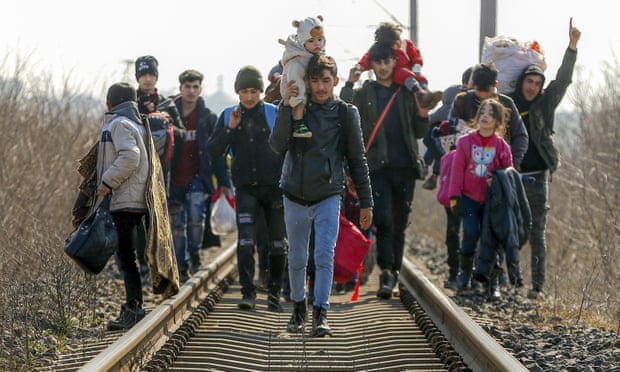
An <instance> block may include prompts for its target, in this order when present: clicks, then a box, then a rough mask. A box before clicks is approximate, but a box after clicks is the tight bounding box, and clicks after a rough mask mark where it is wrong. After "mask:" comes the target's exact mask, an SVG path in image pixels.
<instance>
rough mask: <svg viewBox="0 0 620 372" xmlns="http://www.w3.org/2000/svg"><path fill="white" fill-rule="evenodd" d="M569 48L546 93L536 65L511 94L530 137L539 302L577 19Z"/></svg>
mask: <svg viewBox="0 0 620 372" xmlns="http://www.w3.org/2000/svg"><path fill="white" fill-rule="evenodd" d="M568 36H569V44H568V48H567V49H566V52H564V58H563V59H562V65H561V66H560V68H559V69H558V73H557V75H556V78H555V80H553V81H551V82H550V83H549V85H547V87H546V88H545V89H543V86H544V84H545V74H544V72H543V71H542V70H541V69H540V67H538V66H536V65H530V66H528V67H527V68H525V70H523V73H522V74H521V77H520V78H519V79H518V80H517V86H516V89H515V91H514V93H512V94H511V96H512V98H513V99H514V101H515V104H516V105H517V107H518V109H519V113H520V114H521V117H522V118H523V122H524V123H525V127H526V129H527V132H528V134H529V146H528V149H527V152H526V153H525V157H524V158H523V162H522V163H521V172H522V174H524V175H527V176H529V177H531V178H533V179H534V181H533V182H525V183H524V186H525V192H526V194H527V198H528V201H529V203H530V208H531V209H532V230H531V232H530V239H529V240H530V246H531V250H532V252H531V263H532V289H531V290H530V291H529V292H528V297H529V298H532V299H538V298H541V297H542V296H543V285H544V283H545V273H546V262H547V243H546V241H545V228H546V224H547V211H548V210H549V205H548V192H549V181H550V179H551V173H553V172H554V171H555V170H556V169H557V167H558V165H559V163H560V161H559V155H558V152H557V149H556V147H555V145H554V143H553V132H554V125H553V118H554V115H555V109H556V108H557V107H558V105H559V104H560V101H561V100H562V98H563V97H564V94H565V93H566V89H568V86H569V85H570V83H571V80H572V76H573V69H574V67H575V61H576V60H577V42H578V41H579V38H580V37H581V32H580V31H579V30H578V29H577V28H576V27H573V19H572V18H571V19H570V22H569V31H568Z"/></svg>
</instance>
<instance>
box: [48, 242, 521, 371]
mask: <svg viewBox="0 0 620 372" xmlns="http://www.w3.org/2000/svg"><path fill="white" fill-rule="evenodd" d="M235 247H236V245H235V244H233V245H231V246H230V247H229V248H227V249H225V250H224V251H223V253H222V254H221V255H220V256H218V257H217V258H216V259H215V260H213V261H212V263H211V264H210V265H209V266H208V267H207V268H206V269H204V270H202V271H201V272H199V273H197V274H196V275H195V276H194V277H192V278H191V279H190V281H188V282H187V283H186V284H185V285H184V286H183V287H182V289H181V291H180V292H179V294H177V295H176V296H174V297H173V298H171V299H169V300H166V301H164V302H163V303H162V304H161V305H159V306H158V307H156V308H155V309H152V310H151V311H150V312H149V313H148V314H147V316H146V317H145V318H144V319H143V320H142V321H141V322H140V323H138V324H137V325H136V326H135V327H134V328H132V329H131V330H129V331H128V332H126V333H121V332H116V333H109V334H106V335H105V336H104V337H103V338H102V340H101V341H100V342H98V343H96V344H89V345H88V346H86V347H83V348H81V349H80V350H79V351H77V352H75V353H73V354H68V355H65V356H64V357H63V358H61V359H60V360H59V361H58V363H57V364H56V365H55V366H54V367H53V368H52V369H53V370H54V371H76V370H82V371H133V370H147V371H161V370H171V371H251V370H253V371H288V370H311V371H317V370H321V371H323V370H330V371H355V370H363V371H377V370H381V371H390V370H391V371H402V370H425V371H428V370H434V371H466V370H474V371H520V370H522V371H526V369H525V367H524V366H523V365H521V364H520V363H519V362H518V361H517V360H516V359H515V358H514V357H513V356H512V355H511V354H510V353H509V352H508V351H506V350H505V349H503V348H502V347H501V346H500V345H499V344H497V342H496V341H495V340H494V339H493V338H492V337H490V336H489V335H488V334H487V333H486V332H484V330H482V329H481V328H480V327H479V326H478V325H477V324H476V323H475V322H474V321H473V320H472V319H470V318H469V317H468V316H467V315H466V314H465V313H464V312H463V311H461V310H460V309H459V308H458V306H457V305H455V304H454V303H453V302H452V301H451V300H450V299H449V298H448V297H446V296H445V295H444V294H443V293H442V292H441V291H439V290H438V289H437V288H435V287H434V286H433V284H432V283H431V282H430V281H429V280H428V279H427V278H426V277H425V276H424V275H423V274H422V272H421V271H419V270H418V269H417V268H416V267H415V265H414V264H413V263H411V262H410V261H408V260H405V261H404V263H403V267H402V271H401V275H400V283H399V289H400V299H398V298H395V299H392V300H379V299H377V298H376V296H375V290H376V288H377V286H378V284H377V279H378V278H377V275H376V273H374V274H375V275H372V276H371V278H370V280H369V281H368V283H367V284H366V285H364V286H362V287H361V288H360V292H359V299H358V300H357V301H354V302H351V301H350V296H351V294H350V293H348V294H346V295H340V294H335V295H333V296H332V297H331V309H330V311H329V313H328V319H329V322H330V325H331V327H332V337H325V338H312V337H310V336H309V334H307V333H304V334H289V333H287V332H286V323H287V322H288V319H289V317H290V314H291V311H292V304H288V303H284V304H283V307H284V312H282V313H274V312H269V311H267V304H266V298H265V297H266V295H265V294H260V293H259V295H258V298H257V303H256V309H255V310H254V311H250V312H248V311H242V310H239V309H238V308H237V303H238V301H239V300H240V288H239V285H238V284H237V272H236V260H235V257H236V254H235V249H236V248H235ZM309 324H310V321H309V322H308V325H307V328H309Z"/></svg>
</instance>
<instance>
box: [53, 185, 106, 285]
mask: <svg viewBox="0 0 620 372" xmlns="http://www.w3.org/2000/svg"><path fill="white" fill-rule="evenodd" d="M111 198H112V194H107V195H106V196H105V197H104V198H103V200H102V201H101V204H99V206H98V207H97V209H95V210H94V211H93V212H92V213H91V214H90V215H89V216H88V217H86V218H85V219H84V221H82V223H80V226H79V227H78V228H77V230H75V231H74V232H73V233H72V234H71V236H69V238H67V240H66V241H65V253H66V254H67V255H68V256H69V257H71V258H72V259H73V260H74V261H75V262H76V263H77V264H78V265H79V266H80V267H81V268H82V269H84V270H85V271H86V272H87V273H89V274H99V273H100V272H101V270H103V268H104V267H105V265H106V264H107V262H108V260H109V259H110V257H111V256H112V255H113V254H114V252H116V248H117V247H118V232H117V231H116V226H115V225H114V220H113V219H112V215H110V199H111Z"/></svg>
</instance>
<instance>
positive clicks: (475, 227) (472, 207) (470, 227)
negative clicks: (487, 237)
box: [461, 195, 484, 257]
mask: <svg viewBox="0 0 620 372" xmlns="http://www.w3.org/2000/svg"><path fill="white" fill-rule="evenodd" d="M461 203H462V204H463V241H462V242H461V255H463V256H466V257H471V256H473V255H474V254H476V247H477V245H478V239H480V227H481V225H482V216H483V213H484V203H478V202H477V201H475V200H472V199H470V198H468V197H467V196H465V195H463V197H462V198H461Z"/></svg>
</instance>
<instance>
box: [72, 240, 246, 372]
mask: <svg viewBox="0 0 620 372" xmlns="http://www.w3.org/2000/svg"><path fill="white" fill-rule="evenodd" d="M236 251H237V244H236V242H235V243H234V244H232V245H231V246H230V247H228V248H227V249H226V250H225V251H224V252H223V253H222V254H221V255H219V256H218V257H217V258H216V259H215V260H214V261H213V262H212V263H211V264H210V265H208V266H207V267H206V268H205V269H203V270H201V271H199V272H198V273H196V275H194V276H193V277H192V278H190V280H188V281H187V282H186V283H185V285H183V286H182V287H181V290H180V291H179V293H177V294H176V295H174V296H173V297H171V298H170V299H168V300H166V301H164V302H162V303H161V304H160V305H159V306H157V308H155V309H154V310H153V311H151V312H149V313H148V314H147V315H146V316H145V317H144V319H142V320H141V321H140V322H139V323H138V324H137V325H136V326H134V327H133V328H132V329H130V330H129V331H128V332H127V333H126V334H125V335H123V336H122V337H121V338H119V339H118V340H117V341H116V342H115V343H114V344H112V345H110V346H109V347H108V348H107V349H105V350H104V351H103V352H102V353H101V354H99V355H97V357H95V358H94V359H92V360H91V361H90V362H88V363H86V364H85V365H84V366H82V368H81V369H80V371H89V372H91V371H130V370H133V368H134V367H135V366H136V364H139V363H140V362H142V361H143V360H144V359H146V358H148V357H149V356H150V355H152V353H153V352H154V351H156V350H157V349H159V348H160V347H161V346H162V344H163V343H164V342H165V341H166V340H167V339H168V338H169V337H170V335H172V334H173V333H174V331H175V330H176V329H178V328H179V327H180V326H181V324H183V322H184V321H185V319H187V317H188V314H189V313H191V311H192V309H193V308H194V307H196V305H197V304H198V303H200V301H201V300H202V298H203V297H204V296H205V294H208V292H209V291H211V290H212V289H213V288H214V287H215V286H217V284H218V282H219V281H220V280H222V279H223V278H224V277H226V276H227V275H229V274H230V273H231V272H232V271H233V270H236V265H235V264H234V260H233V257H234V256H235V254H236ZM153 340H156V341H155V342H154V341H153Z"/></svg>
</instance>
